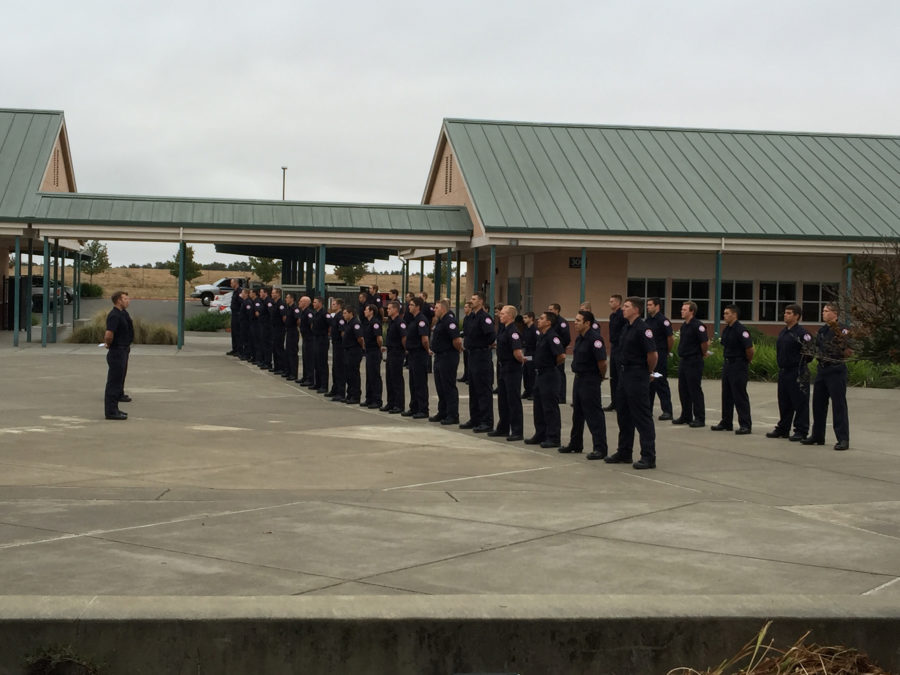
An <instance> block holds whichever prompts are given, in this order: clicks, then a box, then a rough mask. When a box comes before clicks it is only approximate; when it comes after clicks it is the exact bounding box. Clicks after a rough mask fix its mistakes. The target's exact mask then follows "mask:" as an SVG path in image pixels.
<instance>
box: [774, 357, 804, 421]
mask: <svg viewBox="0 0 900 675" xmlns="http://www.w3.org/2000/svg"><path fill="white" fill-rule="evenodd" d="M801 375H802V376H803V379H804V380H805V381H804V382H802V383H801V382H800V377H801ZM778 415H779V420H778V424H777V425H776V426H775V428H776V429H777V430H778V431H780V432H781V433H783V434H789V433H791V425H793V427H794V433H795V434H799V435H801V436H806V434H808V433H809V369H808V368H807V367H806V366H803V372H802V373H801V371H800V369H799V368H783V369H781V370H779V371H778Z"/></svg>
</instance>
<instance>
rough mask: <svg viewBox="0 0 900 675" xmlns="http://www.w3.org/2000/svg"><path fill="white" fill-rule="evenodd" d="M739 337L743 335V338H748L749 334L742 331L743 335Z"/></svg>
mask: <svg viewBox="0 0 900 675" xmlns="http://www.w3.org/2000/svg"><path fill="white" fill-rule="evenodd" d="M741 335H743V336H744V337H745V338H748V337H750V333H748V332H747V331H744V332H743V333H741Z"/></svg>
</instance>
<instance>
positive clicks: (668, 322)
mask: <svg viewBox="0 0 900 675" xmlns="http://www.w3.org/2000/svg"><path fill="white" fill-rule="evenodd" d="M671 325H672V322H671V321H669V320H668V319H666V320H665V321H663V326H671Z"/></svg>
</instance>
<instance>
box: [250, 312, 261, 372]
mask: <svg viewBox="0 0 900 675" xmlns="http://www.w3.org/2000/svg"><path fill="white" fill-rule="evenodd" d="M261 331H262V328H261V327H260V325H259V321H258V320H256V319H254V320H252V321H251V322H250V345H251V351H252V352H253V360H254V361H255V362H256V363H262V358H263V354H262V344H261V338H260V335H261Z"/></svg>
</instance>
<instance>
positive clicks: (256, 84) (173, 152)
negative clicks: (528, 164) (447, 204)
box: [0, 0, 900, 265]
mask: <svg viewBox="0 0 900 675" xmlns="http://www.w3.org/2000/svg"><path fill="white" fill-rule="evenodd" d="M3 23H4V26H5V28H6V30H4V36H3V39H2V40H0V57H2V61H0V62H2V63H3V67H2V68H0V94H2V96H0V107H9V108H39V109H53V110H62V111H64V112H65V115H66V123H67V127H68V131H69V142H70V147H71V150H72V156H73V161H74V166H75V177H76V181H77V185H78V191H79V192H96V193H112V194H123V193H124V194H145V195H166V196H190V197H231V198H251V199H280V198H281V180H282V172H281V167H282V166H284V165H286V166H287V167H288V170H287V198H288V199H296V200H302V201H348V202H386V203H420V202H421V199H422V192H423V190H424V185H425V179H426V174H427V171H428V169H429V165H430V162H431V159H432V155H433V153H434V149H435V144H436V142H437V138H438V133H439V131H440V125H441V120H442V119H443V118H444V117H469V118H478V119H511V120H521V121H534V122H583V123H591V124H627V125H664V126H687V127H712V128H731V129H767V130H787V131H833V132H846V133H857V132H858V133H877V134H891V135H900V115H898V110H900V49H898V38H897V32H898V27H900V2H897V0H860V1H859V2H855V3H848V2H846V1H841V2H838V1H831V0H753V1H752V2H749V1H741V2H739V1H730V0H680V1H679V2H676V1H675V0H647V1H641V0H593V1H591V2H588V1H584V2H571V1H568V0H562V1H558V2H556V3H548V2H546V0H544V1H541V2H537V1H535V0H515V1H514V2H513V1H506V0H502V1H498V0H480V1H478V2H474V1H470V0H454V1H452V2H441V3H436V2H422V1H421V0H419V1H417V2H406V1H403V2H399V1H392V0H381V1H380V2H377V3H376V2H370V3H363V2H358V1H357V2H350V3H343V4H342V3H336V2H327V3H326V2H309V1H304V0H257V1H256V2H254V3H248V2H246V1H244V2H235V1H234V0H218V1H217V2H193V1H191V0H179V1H178V2H174V1H170V0H157V1H156V2H153V3H123V2H120V1H116V2H112V1H109V2H98V1H93V0H82V1H81V2H78V3H72V2H69V1H66V2H63V1H62V0H42V1H41V2H34V3H26V2H18V3H7V4H6V5H5V6H4V9H3ZM195 250H196V251H197V254H198V255H197V257H198V259H200V260H201V261H203V262H210V261H212V260H213V259H216V260H232V259H234V257H233V256H225V255H218V254H215V252H214V250H213V248H212V247H211V246H199V247H195ZM109 251H110V259H111V261H112V263H113V264H114V265H122V264H127V263H131V262H137V263H143V262H154V261H156V260H164V259H169V258H171V257H172V255H173V254H174V253H175V246H174V245H172V244H130V243H124V242H109Z"/></svg>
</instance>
